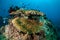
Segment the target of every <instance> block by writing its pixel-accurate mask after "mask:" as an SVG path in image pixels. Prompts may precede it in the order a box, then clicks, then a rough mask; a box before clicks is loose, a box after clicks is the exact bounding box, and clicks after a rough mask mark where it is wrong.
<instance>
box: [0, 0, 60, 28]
mask: <svg viewBox="0 0 60 40" xmlns="http://www.w3.org/2000/svg"><path fill="white" fill-rule="evenodd" d="M23 3H24V5H25V9H35V10H40V11H42V12H43V13H44V14H46V16H47V18H48V19H50V20H51V21H52V22H53V24H54V25H55V26H56V27H58V28H60V0H0V16H3V17H6V16H7V15H9V13H8V9H9V8H10V6H12V5H13V6H16V5H17V6H19V7H21V8H22V6H23Z"/></svg>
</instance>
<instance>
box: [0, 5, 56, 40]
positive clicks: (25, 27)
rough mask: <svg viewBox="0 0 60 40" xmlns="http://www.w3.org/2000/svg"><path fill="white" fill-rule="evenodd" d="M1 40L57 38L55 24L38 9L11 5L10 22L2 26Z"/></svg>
mask: <svg viewBox="0 0 60 40" xmlns="http://www.w3.org/2000/svg"><path fill="white" fill-rule="evenodd" d="M0 33H1V35H0V40H57V35H56V31H55V29H54V26H53V24H51V22H50V21H49V20H48V19H47V18H46V16H45V15H44V14H43V13H42V12H40V11H37V10H25V9H23V10H22V9H20V8H18V7H17V6H16V7H15V8H12V7H10V9H9V18H8V24H6V25H5V26H2V27H1V28H0Z"/></svg>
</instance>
